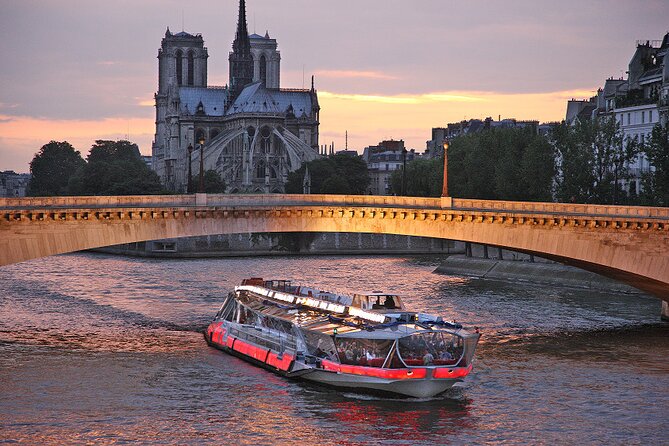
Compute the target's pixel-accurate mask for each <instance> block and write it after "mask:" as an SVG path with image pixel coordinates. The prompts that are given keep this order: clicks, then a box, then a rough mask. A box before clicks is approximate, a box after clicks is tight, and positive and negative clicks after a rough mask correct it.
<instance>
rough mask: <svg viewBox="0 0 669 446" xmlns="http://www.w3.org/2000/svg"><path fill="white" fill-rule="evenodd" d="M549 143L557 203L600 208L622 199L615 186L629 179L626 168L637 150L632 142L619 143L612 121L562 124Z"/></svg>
mask: <svg viewBox="0 0 669 446" xmlns="http://www.w3.org/2000/svg"><path fill="white" fill-rule="evenodd" d="M552 139H553V143H554V145H555V148H556V151H557V155H558V156H557V161H558V167H559V175H558V176H557V178H556V191H555V192H556V197H557V199H558V201H576V202H579V203H602V204H603V203H615V202H620V201H621V200H622V199H623V195H624V194H623V193H622V192H621V191H620V188H619V187H618V182H619V181H620V180H624V179H628V178H630V170H629V164H630V162H632V161H633V160H634V158H635V157H636V155H637V154H638V153H639V149H640V146H639V143H638V141H636V140H635V139H626V140H623V137H622V131H621V130H620V124H619V123H618V122H617V121H616V120H615V119H614V118H613V117H600V118H597V119H593V120H589V121H583V122H576V123H575V124H574V125H568V124H566V123H563V124H561V125H560V126H558V127H557V128H556V129H555V130H554V132H553V137H552Z"/></svg>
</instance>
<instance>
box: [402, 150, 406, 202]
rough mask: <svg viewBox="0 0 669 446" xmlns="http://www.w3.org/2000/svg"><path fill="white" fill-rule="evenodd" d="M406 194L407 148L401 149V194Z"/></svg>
mask: <svg viewBox="0 0 669 446" xmlns="http://www.w3.org/2000/svg"><path fill="white" fill-rule="evenodd" d="M406 194H407V149H402V196H406Z"/></svg>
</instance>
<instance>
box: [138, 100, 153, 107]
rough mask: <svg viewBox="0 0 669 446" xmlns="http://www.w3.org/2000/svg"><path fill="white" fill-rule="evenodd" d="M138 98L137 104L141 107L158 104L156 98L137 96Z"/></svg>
mask: <svg viewBox="0 0 669 446" xmlns="http://www.w3.org/2000/svg"><path fill="white" fill-rule="evenodd" d="M135 99H136V100H137V105H139V106H141V107H153V106H154V105H156V101H155V99H153V98H151V99H142V98H135Z"/></svg>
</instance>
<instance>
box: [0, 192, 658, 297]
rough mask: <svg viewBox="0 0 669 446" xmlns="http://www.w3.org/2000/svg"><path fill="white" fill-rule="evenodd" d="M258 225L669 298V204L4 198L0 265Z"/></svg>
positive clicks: (243, 230) (244, 230)
mask: <svg viewBox="0 0 669 446" xmlns="http://www.w3.org/2000/svg"><path fill="white" fill-rule="evenodd" d="M249 232H362V233H377V234H380V233H385V234H400V235H411V236H420V237H434V238H441V239H450V240H460V241H465V242H474V243H483V244H487V245H492V246H499V247H503V248H509V249H513V250H516V251H520V252H525V253H530V254H535V255H537V256H541V257H545V258H549V259H553V260H556V261H560V262H563V263H566V264H569V265H573V266H577V267H580V268H583V269H586V270H590V271H593V272H596V273H600V274H602V275H605V276H608V277H611V278H614V279H617V280H620V281H623V282H626V283H628V284H630V285H632V286H634V287H636V288H639V289H641V290H643V291H646V292H648V293H651V294H653V295H655V296H657V297H659V298H661V299H662V300H664V301H665V302H669V208H652V207H629V206H613V205H611V206H608V205H586V204H563V203H528V202H509V201H488V200H472V199H459V198H414V197H387V196H362V195H360V196H342V195H277V194H272V195H226V194H223V195H205V194H196V195H157V196H119V197H51V198H2V199H0V265H8V264H11V263H16V262H21V261H24V260H29V259H34V258H38V257H44V256H50V255H54V254H60V253H66V252H73V251H79V250H83V249H89V248H96V247H101V246H109V245H116V244H122V243H131V242H138V241H144V240H156V239H162V238H177V237H187V236H198V235H213V234H235V233H249ZM665 309H666V303H665Z"/></svg>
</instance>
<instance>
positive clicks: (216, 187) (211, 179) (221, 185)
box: [193, 170, 227, 194]
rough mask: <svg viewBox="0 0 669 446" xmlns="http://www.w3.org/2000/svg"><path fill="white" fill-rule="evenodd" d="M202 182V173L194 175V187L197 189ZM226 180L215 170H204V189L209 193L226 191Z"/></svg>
mask: <svg viewBox="0 0 669 446" xmlns="http://www.w3.org/2000/svg"><path fill="white" fill-rule="evenodd" d="M199 184H200V175H199V174H198V175H195V177H193V188H195V190H197V188H198V187H199ZM226 187H227V186H226V184H225V180H224V179H223V178H221V175H220V174H219V173H218V172H217V171H215V170H205V172H204V191H205V193H208V194H222V193H225V188H226Z"/></svg>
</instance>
